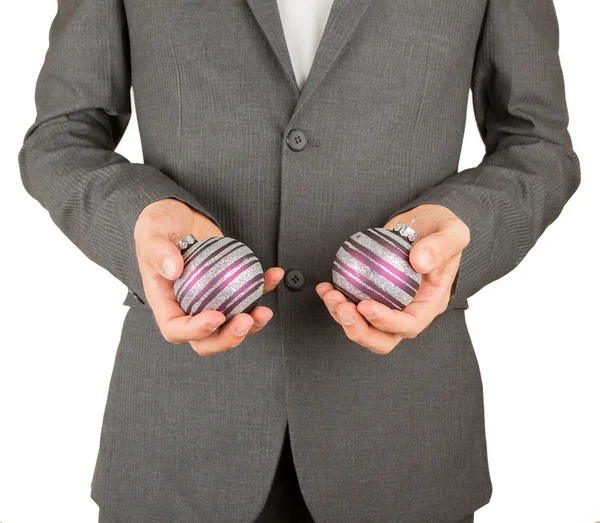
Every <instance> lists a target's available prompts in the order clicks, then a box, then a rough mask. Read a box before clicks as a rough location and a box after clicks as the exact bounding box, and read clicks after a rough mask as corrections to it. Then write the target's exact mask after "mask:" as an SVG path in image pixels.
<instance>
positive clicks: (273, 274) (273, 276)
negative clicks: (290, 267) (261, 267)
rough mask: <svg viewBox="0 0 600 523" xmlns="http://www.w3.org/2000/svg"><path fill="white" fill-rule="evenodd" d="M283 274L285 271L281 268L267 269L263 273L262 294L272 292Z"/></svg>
mask: <svg viewBox="0 0 600 523" xmlns="http://www.w3.org/2000/svg"><path fill="white" fill-rule="evenodd" d="M284 274H285V271H284V270H283V269H282V268H281V267H271V268H270V269H268V270H267V271H266V272H265V288H264V291H263V293H265V292H269V291H272V290H273V289H274V288H275V287H277V285H278V284H279V282H280V281H281V278H283V275H284Z"/></svg>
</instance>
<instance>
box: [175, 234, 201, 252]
mask: <svg viewBox="0 0 600 523" xmlns="http://www.w3.org/2000/svg"><path fill="white" fill-rule="evenodd" d="M171 236H173V238H175V240H177V243H175V245H176V246H177V248H178V249H179V250H180V251H184V250H185V249H187V248H188V247H189V246H190V245H193V244H194V243H196V242H197V241H198V240H197V239H196V237H195V236H194V235H193V234H186V235H185V236H183V237H182V236H181V235H180V234H177V233H176V232H174V233H172V234H171Z"/></svg>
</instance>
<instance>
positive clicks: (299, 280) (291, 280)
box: [283, 269, 305, 291]
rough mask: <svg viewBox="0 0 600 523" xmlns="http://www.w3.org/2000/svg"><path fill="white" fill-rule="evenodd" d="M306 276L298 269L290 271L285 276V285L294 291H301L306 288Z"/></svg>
mask: <svg viewBox="0 0 600 523" xmlns="http://www.w3.org/2000/svg"><path fill="white" fill-rule="evenodd" d="M304 283H305V279H304V274H302V272H300V271H299V270H298V269H289V270H287V271H286V272H285V274H284V275H283V284H284V285H285V286H286V287H287V288H288V289H290V290H292V291H299V290H300V289H302V288H303V287H304Z"/></svg>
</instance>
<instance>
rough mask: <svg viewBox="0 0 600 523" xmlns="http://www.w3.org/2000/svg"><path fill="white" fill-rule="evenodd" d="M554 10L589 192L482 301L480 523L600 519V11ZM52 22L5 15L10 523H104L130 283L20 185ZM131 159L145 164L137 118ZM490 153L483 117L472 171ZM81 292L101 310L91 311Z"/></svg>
mask: <svg viewBox="0 0 600 523" xmlns="http://www.w3.org/2000/svg"><path fill="white" fill-rule="evenodd" d="M555 5H556V8H557V11H558V15H559V21H560V27H561V58H562V63H563V68H564V73H565V78H566V85H567V96H568V102H569V109H570V114H571V126H570V131H571V134H572V137H573V141H574V144H575V149H576V151H577V153H578V154H579V156H580V159H581V164H582V170H583V182H582V185H581V186H580V188H579V190H578V191H577V193H576V194H575V196H574V197H573V198H572V199H571V200H570V201H569V203H568V204H567V206H566V207H565V209H564V211H563V213H562V215H561V216H560V217H559V219H558V220H557V221H556V222H555V223H554V224H552V225H551V226H550V227H549V228H548V229H547V231H546V232H545V234H544V235H543V236H542V238H541V239H540V240H539V241H538V243H537V244H536V246H535V247H534V248H533V249H532V250H531V252H530V253H529V254H528V255H527V256H526V258H525V259H524V260H523V262H522V263H521V264H520V265H519V266H518V267H517V268H516V269H515V270H514V271H512V272H511V273H510V274H508V275H507V276H505V277H504V278H502V279H501V280H498V281H496V282H494V283H492V284H490V285H488V286H487V287H486V288H484V289H483V290H482V291H480V292H479V293H478V294H477V295H476V296H474V297H472V298H471V299H470V300H469V302H470V308H469V309H468V311H467V312H466V314H467V321H468V326H469V329H470V332H471V336H472V339H473V343H474V345H475V350H476V353H477V357H478V359H479V363H480V367H481V373H482V376H483V383H484V397H485V408H486V427H487V436H488V451H489V460H490V467H491V474H492V481H493V487H494V493H493V496H492V500H491V502H490V503H489V504H488V505H486V506H485V507H483V508H482V509H480V510H479V511H478V512H477V513H476V518H475V519H476V522H477V523H506V522H511V523H521V522H544V523H592V522H594V521H597V520H600V450H599V448H600V401H599V399H600V391H599V372H600V351H599V349H600V342H599V341H598V336H599V332H600V331H599V322H600V317H599V312H600V308H599V306H598V295H599V294H600V285H599V283H598V272H599V269H600V260H599V254H600V253H599V249H598V235H599V228H600V225H599V223H598V217H599V212H598V211H599V199H600V176H599V173H598V160H597V159H598V152H599V150H600V134H599V133H598V122H599V121H600V112H599V110H598V104H599V96H598V88H599V83H598V79H599V78H598V72H597V69H598V63H599V62H598V60H599V58H598V56H599V54H600V53H599V51H600V48H599V45H598V32H599V29H598V19H597V16H594V8H593V6H595V3H594V2H589V1H584V0H556V2H555ZM55 10H56V3H55V2H51V1H49V0H19V1H17V2H12V1H11V2H9V1H5V2H2V6H1V7H0V20H1V22H0V23H1V25H2V27H1V29H2V30H1V31H0V44H1V45H0V53H1V55H0V56H1V60H2V63H1V69H0V70H1V71H2V81H1V82H0V99H1V100H2V101H3V103H2V111H1V113H0V114H1V117H2V119H1V125H0V147H1V151H0V158H1V160H2V167H3V169H2V174H1V176H0V195H1V200H0V201H1V205H0V224H1V225H2V240H1V245H2V247H1V249H2V252H1V256H0V271H1V274H2V287H1V295H2V301H1V302H0V303H1V305H0V312H1V314H0V318H1V322H2V324H1V327H2V334H1V337H0V346H1V349H0V522H2V523H38V522H41V521H44V522H50V523H52V522H60V523H88V522H95V521H97V507H96V505H95V504H94V502H93V501H92V500H91V498H90V497H89V490H90V481H91V477H92V472H93V468H94V464H95V459H96V454H97V450H98V441H99V435H100V426H101V422H102V414H103V409H104V403H105V400H106V393H107V390H108V383H109V378H110V373H111V371H112V365H113V362H114V356H115V350H116V347H117V343H118V340H119V336H120V330H121V325H122V321H123V318H124V315H125V313H126V310H127V309H126V307H125V306H123V305H122V301H123V298H124V297H125V295H126V288H125V286H124V285H123V284H121V283H120V282H119V281H117V280H116V279H114V278H113V277H112V276H111V275H110V274H109V273H108V272H107V271H105V270H104V269H102V268H100V267H99V266H96V265H94V264H93V263H92V262H90V261H89V260H88V259H87V258H86V257H85V256H84V255H83V254H82V253H81V252H80V251H79V250H77V249H76V248H75V247H74V246H73V245H72V244H71V243H70V242H69V240H67V239H66V237H65V236H63V234H62V233H61V232H60V231H59V229H58V228H57V227H56V226H55V225H54V224H53V223H52V221H51V219H50V218H49V216H48V214H47V212H46V211H45V210H44V209H43V208H42V207H41V206H40V205H39V203H38V202H37V201H35V200H33V199H32V198H31V197H29V195H28V194H27V193H26V192H25V190H24V188H23V186H22V184H21V179H20V175H19V171H18V164H17V153H18V150H19V148H20V145H21V142H22V138H23V135H24V133H25V131H26V129H27V128H28V127H29V125H30V124H31V123H32V122H33V120H34V117H35V113H34V104H33V100H34V86H35V80H36V78H37V75H38V73H39V69H40V67H41V65H42V61H43V59H44V54H45V52H46V48H47V44H48V30H49V26H50V23H51V20H52V18H53V16H54V14H55ZM595 11H596V14H597V9H596V10H595ZM119 152H121V153H123V154H124V155H125V156H127V157H128V158H129V159H130V160H132V161H142V158H141V151H140V145H139V138H138V134H137V126H136V124H135V120H133V121H132V124H131V125H130V127H129V129H128V132H127V135H126V137H125V139H124V140H123V142H122V144H121V145H120V147H119ZM482 154H483V148H482V145H481V143H480V139H479V136H478V134H477V131H476V129H475V127H474V123H473V118H472V115H470V117H469V126H468V131H467V135H466V138H465V147H464V153H463V157H462V160H461V168H464V167H467V166H472V165H476V164H478V163H479V161H480V159H481V156H482ZM34 238H35V241H34V240H33V239H34ZM32 274H33V275H35V277H34V278H33V279H32V278H31V275H32ZM84 295H85V296H88V297H89V296H92V297H93V299H91V300H89V299H86V300H85V306H82V305H83V303H84V301H83V296H84ZM80 299H81V300H82V301H81V302H80Z"/></svg>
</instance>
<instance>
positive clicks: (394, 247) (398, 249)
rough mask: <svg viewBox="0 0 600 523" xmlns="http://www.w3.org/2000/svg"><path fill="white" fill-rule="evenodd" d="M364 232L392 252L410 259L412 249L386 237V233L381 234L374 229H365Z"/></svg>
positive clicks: (406, 259)
mask: <svg viewBox="0 0 600 523" xmlns="http://www.w3.org/2000/svg"><path fill="white" fill-rule="evenodd" d="M363 234H364V235H365V236H368V237H369V238H371V239H372V240H373V241H375V242H377V243H378V244H379V245H381V246H382V247H385V248H386V249H388V250H389V251H390V252H392V253H394V254H396V255H397V256H399V257H400V258H402V259H403V260H405V261H408V255H409V252H410V251H408V250H407V249H405V248H404V247H403V246H402V245H400V244H399V243H396V244H394V243H392V240H391V238H386V237H385V235H383V234H380V233H378V232H377V231H373V230H372V229H370V230H368V231H365V232H364V233H363Z"/></svg>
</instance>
